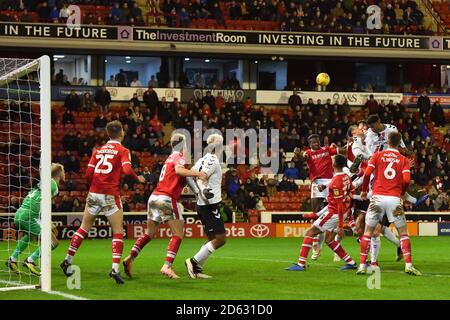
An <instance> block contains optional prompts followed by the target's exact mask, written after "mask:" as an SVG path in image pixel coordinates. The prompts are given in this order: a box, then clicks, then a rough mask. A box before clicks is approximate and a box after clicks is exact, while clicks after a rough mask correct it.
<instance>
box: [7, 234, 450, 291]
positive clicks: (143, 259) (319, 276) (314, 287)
mask: <svg viewBox="0 0 450 320" xmlns="http://www.w3.org/2000/svg"><path fill="white" fill-rule="evenodd" d="M202 242H203V240H201V239H186V240H184V241H183V243H182V245H181V249H180V252H179V254H178V257H177V259H176V261H175V266H174V269H175V271H176V272H177V273H178V275H180V276H181V277H182V278H181V279H179V280H170V279H166V278H164V277H163V276H161V275H160V274H159V269H160V268H161V266H162V264H163V261H164V257H165V250H166V247H167V240H155V241H153V242H151V243H150V244H149V245H148V246H147V247H146V248H145V249H144V251H143V252H142V253H141V255H140V256H139V258H138V259H137V260H136V263H135V268H134V274H135V278H133V279H132V280H127V282H126V284H125V285H123V286H120V287H119V286H117V285H116V284H115V283H114V281H113V280H111V279H110V278H109V277H108V276H107V275H108V272H109V271H110V267H111V265H110V263H111V242H110V241H109V240H90V241H85V242H84V243H83V245H82V247H81V248H80V250H79V252H78V254H77V256H76V257H75V260H74V264H76V265H78V266H79V267H80V268H81V289H80V290H69V289H67V287H66V278H65V277H64V275H63V274H62V273H61V271H60V269H59V263H60V262H61V260H62V259H63V258H64V256H65V254H66V250H67V246H68V241H62V242H61V244H60V246H59V247H58V248H57V249H56V250H55V251H54V252H53V268H52V269H53V290H57V291H61V292H65V293H69V294H72V295H77V296H81V297H86V298H89V299H171V300H172V299H226V300H228V299H301V300H303V299H369V300H372V299H450V290H449V286H448V284H449V280H450V252H449V248H450V237H421V238H417V237H415V238H412V249H413V260H414V263H415V266H416V267H417V268H418V269H419V270H421V271H422V272H423V273H424V275H423V276H422V277H413V276H409V275H407V274H404V273H403V267H404V264H403V263H402V262H399V263H397V262H395V261H394V257H395V248H394V247H393V246H392V245H391V244H390V243H388V242H387V241H385V240H384V239H383V241H382V247H381V253H380V258H379V262H380V266H381V270H382V273H381V289H379V290H369V289H368V288H367V286H366V281H367V278H368V276H356V275H355V272H354V271H339V270H338V267H339V266H341V265H342V264H343V263H336V262H333V261H332V258H333V255H332V253H331V251H330V250H329V249H328V248H327V247H324V248H323V254H322V256H321V257H320V258H319V260H318V261H317V262H310V265H309V268H308V271H307V272H287V271H284V268H285V267H287V266H289V265H290V263H291V262H294V261H296V259H297V257H298V256H297V255H298V251H299V248H300V244H301V239H298V238H287V239H283V238H277V239H229V241H228V243H227V245H226V246H225V247H223V248H222V249H220V250H218V251H216V252H215V253H214V254H213V255H212V256H211V258H210V260H209V261H208V263H207V265H206V268H205V273H208V274H210V275H212V276H213V278H212V279H207V280H192V279H189V278H188V277H187V274H186V272H185V268H184V259H185V258H187V257H189V256H191V255H193V254H194V253H195V252H196V251H197V250H198V248H199V246H200V245H201V244H202ZM132 244H133V242H132V241H130V240H128V241H126V242H125V252H124V255H126V254H128V252H129V250H130V248H131V246H132ZM344 248H346V249H348V251H349V253H350V254H351V255H352V257H354V258H355V259H356V260H358V259H359V246H358V244H357V243H356V241H355V239H354V238H350V237H347V238H345V240H344ZM4 249H5V244H4V243H1V244H0V250H2V251H0V252H2V253H5V251H3V250H4ZM0 259H1V260H4V259H5V257H1V258H0ZM0 269H1V271H4V270H5V266H4V265H3V264H2V265H1V266H0ZM5 276H6V274H5V273H4V272H1V273H0V279H6V278H5ZM13 278H14V277H13ZM13 280H14V279H13ZM61 298H62V297H59V296H54V295H48V294H45V293H42V292H40V291H38V290H30V291H12V292H8V293H4V292H0V299H61Z"/></svg>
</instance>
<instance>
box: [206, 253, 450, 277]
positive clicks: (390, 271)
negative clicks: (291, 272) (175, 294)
mask: <svg viewBox="0 0 450 320" xmlns="http://www.w3.org/2000/svg"><path fill="white" fill-rule="evenodd" d="M211 258H214V259H227V260H244V261H262V262H279V263H294V262H292V261H286V260H276V259H258V258H240V257H217V256H211ZM313 265H318V266H325V267H332V265H329V264H325V263H320V262H316V261H314V262H313ZM381 272H388V273H402V274H403V273H404V272H402V271H395V270H383V269H381ZM423 275H424V276H430V277H437V278H450V274H434V273H424V274H423Z"/></svg>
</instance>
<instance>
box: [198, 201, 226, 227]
mask: <svg viewBox="0 0 450 320" xmlns="http://www.w3.org/2000/svg"><path fill="white" fill-rule="evenodd" d="M197 213H198V216H199V218H200V221H201V222H202V224H203V228H204V230H205V233H206V234H222V233H225V224H224V223H223V221H222V217H221V216H220V202H219V203H215V204H208V205H205V206H199V205H197Z"/></svg>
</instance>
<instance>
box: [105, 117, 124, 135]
mask: <svg viewBox="0 0 450 320" xmlns="http://www.w3.org/2000/svg"><path fill="white" fill-rule="evenodd" d="M122 130H123V127H122V123H121V122H120V121H119V120H114V121H111V122H109V123H108V124H107V125H106V132H107V133H108V136H109V137H110V138H111V139H117V138H119V137H120V134H121V133H122Z"/></svg>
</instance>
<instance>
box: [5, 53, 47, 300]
mask: <svg viewBox="0 0 450 320" xmlns="http://www.w3.org/2000/svg"><path fill="white" fill-rule="evenodd" d="M50 99H51V98H50V59H49V57H48V56H43V57H41V58H40V59H36V60H29V59H13V58H0V228H1V229H0V291H6V290H15V289H32V288H38V287H40V288H42V289H43V290H45V291H49V290H50V289H51V288H50V285H51V278H50V267H51V264H50V252H51V249H50V248H51V247H50V243H51V235H50V234H51V191H50V185H51V177H50V170H51V169H50V166H51V144H50V139H51V135H50V125H51V117H50V114H51V105H50V103H51V101H50ZM39 195H40V197H39ZM27 196H28V197H27ZM36 199H37V200H36ZM39 199H41V200H39ZM27 258H28V260H27ZM25 261H26V263H25ZM30 262H31V264H30Z"/></svg>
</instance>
